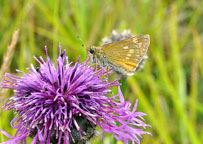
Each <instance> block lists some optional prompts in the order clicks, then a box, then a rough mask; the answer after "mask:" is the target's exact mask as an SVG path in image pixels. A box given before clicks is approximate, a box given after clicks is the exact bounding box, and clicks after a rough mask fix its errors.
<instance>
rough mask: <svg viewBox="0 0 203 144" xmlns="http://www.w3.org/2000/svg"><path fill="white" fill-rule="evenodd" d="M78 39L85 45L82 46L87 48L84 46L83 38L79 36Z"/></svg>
mask: <svg viewBox="0 0 203 144" xmlns="http://www.w3.org/2000/svg"><path fill="white" fill-rule="evenodd" d="M77 38H78V39H79V40H80V41H81V42H82V43H83V44H82V47H85V48H87V46H86V45H85V44H84V41H83V40H82V39H81V37H80V36H77Z"/></svg>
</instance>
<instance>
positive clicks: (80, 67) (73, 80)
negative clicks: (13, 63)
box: [0, 45, 150, 144]
mask: <svg viewBox="0 0 203 144" xmlns="http://www.w3.org/2000/svg"><path fill="white" fill-rule="evenodd" d="M45 50H46V55H47V60H46V61H45V60H44V59H43V58H42V57H40V58H39V59H38V58H36V57H34V58H35V60H36V61H37V62H38V63H39V67H37V68H34V66H33V65H31V68H29V69H28V71H29V72H28V73H25V72H22V71H20V70H17V72H19V73H22V74H23V76H21V77H20V76H16V75H12V74H8V73H7V74H6V75H5V77H6V79H4V80H3V82H2V83H1V87H3V88H8V89H13V90H14V92H15V94H14V96H12V97H11V98H10V99H9V100H8V102H7V103H6V104H5V108H6V110H14V111H15V112H16V116H15V118H14V119H13V120H12V121H11V126H12V127H13V128H15V129H17V131H16V134H15V136H14V137H12V136H10V135H9V134H8V133H7V132H5V131H3V130H0V131H1V132H2V133H3V134H4V135H6V136H7V137H9V138H10V140H8V141H7V142H5V143H19V142H21V143H26V137H32V138H33V141H32V144H36V143H47V144H50V143H59V144H60V143H64V144H69V143H85V142H86V141H87V140H89V139H90V138H91V137H92V135H93V133H94V129H95V126H97V125H98V126H100V127H101V128H102V129H103V132H104V133H105V132H107V133H112V134H113V135H114V137H115V138H116V139H117V140H123V141H124V142H125V144H127V143H128V141H129V140H130V141H132V143H134V142H136V143H140V140H139V138H138V137H141V135H142V134H150V133H149V132H146V131H143V130H142V129H141V127H143V128H146V127H147V126H149V125H147V124H145V123H144V122H143V121H142V120H143V116H144V115H145V114H144V113H141V112H136V108H137V101H136V103H135V105H134V108H133V110H132V111H130V105H131V103H130V102H128V101H124V98H123V95H122V92H121V90H120V88H119V85H120V84H119V83H118V80H115V81H112V82H108V81H107V78H106V77H103V76H105V75H106V72H105V71H104V70H103V69H99V70H97V71H95V70H94V68H93V67H92V66H91V65H88V64H87V63H88V61H89V59H87V60H86V61H85V62H83V63H79V59H78V61H77V62H76V64H75V65H73V66H71V63H69V62H68V58H67V57H66V51H65V50H64V51H63V53H61V46H60V45H59V55H60V56H59V57H58V59H57V67H55V66H54V64H53V63H52V62H51V60H50V58H49V56H48V52H47V48H46V47H45ZM112 86H113V87H118V94H117V95H113V94H112V92H111V90H110V87H112ZM107 94H112V97H107V96H106V95H107ZM75 132H76V133H75ZM86 136H88V137H86Z"/></svg>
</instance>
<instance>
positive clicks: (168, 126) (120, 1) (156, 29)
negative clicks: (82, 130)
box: [0, 0, 203, 144]
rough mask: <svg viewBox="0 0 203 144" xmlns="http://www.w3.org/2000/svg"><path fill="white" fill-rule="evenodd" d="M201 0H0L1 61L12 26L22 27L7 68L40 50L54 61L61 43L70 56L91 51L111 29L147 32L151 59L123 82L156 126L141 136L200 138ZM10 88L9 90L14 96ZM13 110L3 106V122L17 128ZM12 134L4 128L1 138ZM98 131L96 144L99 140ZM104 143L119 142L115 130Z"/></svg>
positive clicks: (188, 143)
mask: <svg viewBox="0 0 203 144" xmlns="http://www.w3.org/2000/svg"><path fill="white" fill-rule="evenodd" d="M202 7H203V1H202V0H89V1H85V0H58V1H55V0H0V64H1V63H2V60H3V54H4V53H5V52H6V48H7V45H8V44H9V42H10V39H11V36H12V33H13V32H14V30H15V29H16V28H20V36H19V40H18V43H17V46H16V50H15V53H14V56H13V57H12V63H11V66H10V68H9V69H10V72H11V73H13V74H15V73H16V72H15V69H20V70H23V71H25V69H26V67H29V66H30V63H33V64H34V65H37V63H36V61H35V60H34V59H33V57H32V56H33V55H35V56H40V55H41V56H43V57H45V51H44V45H47V46H48V50H49V54H50V56H51V57H52V60H53V61H54V62H56V61H55V59H56V58H57V55H58V43H59V42H61V43H62V48H63V49H64V48H65V49H66V50H67V51H68V52H67V53H68V56H69V59H70V60H71V61H74V62H75V61H76V60H77V58H78V56H81V59H82V61H84V60H85V59H86V58H87V54H86V49H85V48H83V47H81V44H82V42H81V41H80V40H78V39H77V36H78V35H79V36H80V37H81V38H82V39H83V41H84V42H85V44H86V45H88V46H89V45H99V44H100V41H101V39H102V38H103V37H104V36H108V35H110V33H111V31H112V30H114V29H115V30H118V31H122V30H124V29H130V30H132V32H133V34H135V35H138V34H150V37H151V44H150V48H149V59H148V60H147V62H146V64H145V67H144V69H143V70H141V71H139V72H137V74H136V75H135V76H133V77H129V78H128V79H127V81H126V82H125V83H124V86H123V90H124V91H125V92H124V96H125V99H127V100H129V101H131V102H132V103H134V102H135V100H136V99H138V100H139V101H138V111H142V112H144V113H146V114H147V116H145V122H146V123H148V124H150V125H152V128H148V129H147V130H148V131H150V132H151V133H152V136H148V135H144V136H143V138H142V140H141V143H143V144H148V143H151V144H152V143H153V144H172V143H174V144H199V143H203V46H202V45H203V13H202V12H203V8H202ZM11 94H12V92H10V93H8V94H7V97H10V96H11ZM13 116H14V114H13V112H12V111H9V112H5V111H3V112H0V129H3V130H6V131H8V132H9V133H10V134H11V135H12V136H13V135H14V133H15V130H13V129H12V128H11V127H10V125H9V123H10V121H11V119H12V118H13ZM5 140H7V138H6V137H5V136H3V135H2V134H1V133H0V142H3V141H5ZM100 141H101V139H100V136H99V137H96V138H94V139H93V140H92V141H91V142H92V143H93V144H100ZM103 143H105V144H116V143H117V144H122V142H117V141H116V140H115V139H114V138H113V136H112V135H111V134H106V135H105V137H104V139H103Z"/></svg>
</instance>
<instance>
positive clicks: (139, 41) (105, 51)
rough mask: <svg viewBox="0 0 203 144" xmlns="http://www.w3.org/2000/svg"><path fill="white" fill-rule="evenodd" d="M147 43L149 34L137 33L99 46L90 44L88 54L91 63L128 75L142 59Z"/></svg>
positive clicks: (148, 43) (131, 73) (132, 72)
mask: <svg viewBox="0 0 203 144" xmlns="http://www.w3.org/2000/svg"><path fill="white" fill-rule="evenodd" d="M149 45H150V36H149V35H147V34H146V35H138V36H134V37H131V38H127V39H124V40H121V41H118V42H113V43H109V44H105V45H103V46H101V47H96V46H92V47H90V48H89V55H90V57H91V60H92V63H93V64H96V65H99V66H101V67H103V68H105V69H106V68H107V69H108V68H112V69H113V70H114V71H115V72H116V73H119V74H122V75H126V76H130V75H134V74H135V72H136V70H137V69H138V67H139V66H140V64H141V63H142V62H143V61H144V58H145V56H146V54H147V51H148V48H149Z"/></svg>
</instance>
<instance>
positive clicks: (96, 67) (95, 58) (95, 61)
mask: <svg viewBox="0 0 203 144" xmlns="http://www.w3.org/2000/svg"><path fill="white" fill-rule="evenodd" d="M95 71H97V57H95Z"/></svg>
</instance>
